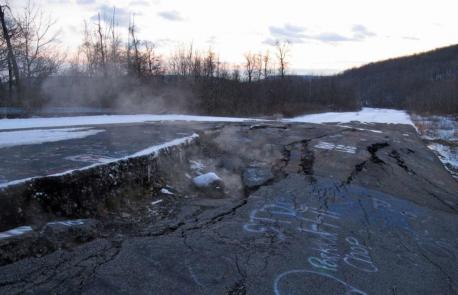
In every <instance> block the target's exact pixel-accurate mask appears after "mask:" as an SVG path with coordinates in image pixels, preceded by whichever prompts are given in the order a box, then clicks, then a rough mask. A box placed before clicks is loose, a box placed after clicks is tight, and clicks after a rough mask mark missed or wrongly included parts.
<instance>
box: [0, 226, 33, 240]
mask: <svg viewBox="0 0 458 295" xmlns="http://www.w3.org/2000/svg"><path fill="white" fill-rule="evenodd" d="M31 231H32V228H31V227H30V226H20V227H16V228H13V229H10V230H8V231H4V232H1V233H0V240H3V239H8V238H11V237H17V236H21V235H23V234H26V233H28V232H31Z"/></svg>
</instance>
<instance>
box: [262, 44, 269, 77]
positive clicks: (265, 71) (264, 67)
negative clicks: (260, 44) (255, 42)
mask: <svg viewBox="0 0 458 295" xmlns="http://www.w3.org/2000/svg"><path fill="white" fill-rule="evenodd" d="M262 70H263V74H264V79H267V78H268V77H269V75H270V71H271V70H270V53H269V50H267V51H266V54H265V55H264V56H263V57H262Z"/></svg>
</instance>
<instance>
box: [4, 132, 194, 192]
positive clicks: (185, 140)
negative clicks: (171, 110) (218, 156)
mask: <svg viewBox="0 0 458 295" xmlns="http://www.w3.org/2000/svg"><path fill="white" fill-rule="evenodd" d="M198 137H199V135H198V134H196V133H194V134H193V135H191V136H187V137H182V138H177V139H174V140H171V141H168V142H165V143H163V144H160V145H155V146H152V147H149V148H147V149H144V150H142V151H139V152H137V153H135V154H133V155H129V156H126V157H123V158H119V159H113V160H111V161H108V162H105V163H96V164H92V165H89V166H86V167H83V168H79V169H73V170H67V171H64V172H61V173H55V174H51V175H46V176H49V177H53V176H62V175H67V174H71V173H73V172H75V171H83V170H87V169H91V168H94V167H97V166H101V165H106V164H110V163H114V162H118V161H122V160H127V159H130V158H138V157H142V156H152V157H156V156H157V155H158V154H159V152H160V151H161V150H166V149H168V148H170V147H173V146H176V145H181V144H189V143H191V142H192V141H194V140H196V139H197V138H198ZM39 177H42V176H35V177H28V178H24V179H18V180H14V181H10V182H6V183H0V189H4V188H6V187H8V186H11V185H16V184H20V183H24V182H27V181H30V180H32V179H35V178H39Z"/></svg>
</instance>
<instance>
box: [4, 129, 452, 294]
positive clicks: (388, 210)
mask: <svg viewBox="0 0 458 295" xmlns="http://www.w3.org/2000/svg"><path fill="white" fill-rule="evenodd" d="M251 127H253V126H251ZM280 127H281V128H280ZM353 127H355V128H346V127H345V128H344V127H340V126H336V125H332V124H330V125H312V124H291V125H284V126H283V125H282V126H273V125H268V124H267V125H264V126H256V127H255V128H250V125H249V124H226V125H224V126H220V127H219V128H213V129H211V130H210V129H207V130H206V131H203V132H201V141H202V142H201V149H202V150H203V152H202V153H198V154H195V155H194V156H193V157H191V158H192V159H190V160H192V161H196V160H199V161H201V163H203V168H200V169H202V170H203V172H206V171H205V170H208V171H215V172H216V173H217V174H218V175H220V176H222V179H223V181H224V183H225V186H226V187H225V193H224V195H223V196H221V195H218V197H216V196H215V195H213V194H212V193H211V192H205V191H204V192H197V193H190V192H189V191H186V190H185V187H186V186H180V185H179V184H177V183H174V177H173V176H172V177H171V176H168V177H167V176H165V178H166V180H167V182H168V183H169V185H170V187H174V188H175V189H176V195H177V196H179V197H175V198H173V201H169V202H163V203H165V204H163V203H161V204H163V205H159V206H163V208H162V211H164V212H173V213H170V214H165V215H164V216H163V218H162V219H161V220H160V221H155V222H152V221H151V222H148V218H146V221H145V218H144V219H142V220H143V222H142V223H136V222H135V221H133V220H132V221H129V222H130V223H131V226H132V227H133V228H135V230H132V231H129V230H124V231H116V230H115V231H114V232H110V233H109V234H106V233H105V234H101V235H100V236H98V237H97V238H96V239H94V240H92V241H90V242H87V243H83V244H80V245H78V246H76V247H74V248H71V249H62V250H57V251H55V252H54V253H50V254H48V255H45V256H43V257H30V258H26V259H23V260H20V261H17V262H15V263H12V264H8V265H4V266H1V267H0V293H2V294H18V293H35V294H458V279H457V278H458V267H457V262H458V216H457V210H458V199H457V195H458V183H457V182H456V181H455V180H454V179H453V178H452V177H451V176H450V175H449V174H448V172H446V171H445V169H444V168H443V167H442V165H441V163H440V162H439V160H438V159H437V158H436V157H435V156H434V155H433V154H432V152H430V151H429V150H428V149H427V148H426V147H425V146H424V145H423V144H422V142H421V139H420V138H418V136H417V135H416V134H415V131H414V130H413V129H412V128H411V127H409V126H402V125H379V124H373V125H358V124H353ZM190 163H191V161H190ZM266 168H268V169H270V171H271V173H259V175H266V176H265V179H264V181H258V180H259V179H257V181H258V182H256V185H255V186H249V187H248V186H244V187H243V189H242V191H241V192H240V193H237V192H238V191H239V190H237V189H240V187H239V186H243V177H242V175H243V171H246V169H263V170H262V171H265V169H266ZM190 171H191V170H190ZM250 171H251V170H250ZM176 173H185V172H184V171H181V172H180V171H174V173H171V174H172V175H173V174H175V175H176ZM189 173H191V172H189ZM234 175H235V176H234ZM237 177H238V178H237ZM159 197H160V198H162V199H165V198H166V197H167V196H165V195H161V196H155V198H159ZM167 210H169V211H167ZM151 220H153V219H151ZM102 224H104V225H105V226H107V224H108V221H107V220H105V221H104V220H102ZM101 232H103V230H101Z"/></svg>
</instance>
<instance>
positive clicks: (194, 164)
mask: <svg viewBox="0 0 458 295" xmlns="http://www.w3.org/2000/svg"><path fill="white" fill-rule="evenodd" d="M189 162H190V163H191V165H190V168H191V169H192V170H197V171H201V170H202V169H204V164H202V162H200V161H194V160H191V161H189Z"/></svg>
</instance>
